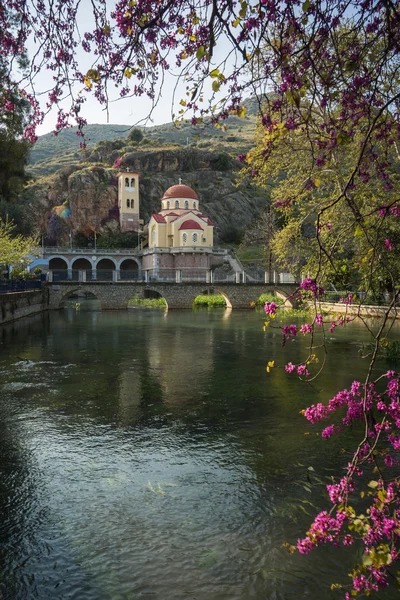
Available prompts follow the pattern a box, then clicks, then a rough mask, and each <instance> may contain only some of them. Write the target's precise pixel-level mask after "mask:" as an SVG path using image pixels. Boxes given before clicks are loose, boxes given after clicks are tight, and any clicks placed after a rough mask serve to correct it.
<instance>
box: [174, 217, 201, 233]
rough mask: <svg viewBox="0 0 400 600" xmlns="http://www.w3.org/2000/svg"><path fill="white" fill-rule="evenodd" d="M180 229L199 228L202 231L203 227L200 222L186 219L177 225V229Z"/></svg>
mask: <svg viewBox="0 0 400 600" xmlns="http://www.w3.org/2000/svg"><path fill="white" fill-rule="evenodd" d="M181 229H201V230H202V231H203V228H202V226H201V225H200V223H197V221H193V219H188V220H187V221H184V222H183V223H182V225H181V226H180V227H179V231H180V230H181Z"/></svg>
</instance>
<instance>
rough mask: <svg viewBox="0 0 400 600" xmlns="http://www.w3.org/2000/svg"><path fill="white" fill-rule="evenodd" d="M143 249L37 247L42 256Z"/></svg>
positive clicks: (135, 251)
mask: <svg viewBox="0 0 400 600" xmlns="http://www.w3.org/2000/svg"><path fill="white" fill-rule="evenodd" d="M139 251H141V250H140V249H139V248H138V247H136V248H71V247H69V246H46V247H45V248H37V249H36V253H40V254H41V255H42V256H43V255H45V256H47V255H51V254H87V255H92V254H93V255H94V256H96V255H97V254H101V255H107V254H131V255H134V254H138V252H139Z"/></svg>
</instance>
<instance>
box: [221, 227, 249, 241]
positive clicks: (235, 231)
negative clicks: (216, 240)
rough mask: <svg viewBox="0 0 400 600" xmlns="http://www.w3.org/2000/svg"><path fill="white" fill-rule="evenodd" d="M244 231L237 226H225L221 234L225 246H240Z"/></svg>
mask: <svg viewBox="0 0 400 600" xmlns="http://www.w3.org/2000/svg"><path fill="white" fill-rule="evenodd" d="M243 235H244V229H243V228H242V227H239V226H238V225H234V224H232V225H227V226H226V227H225V228H224V230H223V231H222V232H221V237H222V239H223V240H224V242H225V244H240V242H241V241H242V239H243Z"/></svg>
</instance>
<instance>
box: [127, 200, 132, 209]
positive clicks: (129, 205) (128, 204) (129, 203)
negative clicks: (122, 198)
mask: <svg viewBox="0 0 400 600" xmlns="http://www.w3.org/2000/svg"><path fill="white" fill-rule="evenodd" d="M130 207H131V201H130V200H129V198H128V200H127V201H126V208H130Z"/></svg>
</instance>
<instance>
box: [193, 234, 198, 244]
mask: <svg viewBox="0 0 400 600" xmlns="http://www.w3.org/2000/svg"><path fill="white" fill-rule="evenodd" d="M192 240H193V242H194V243H196V242H197V233H193V234H192Z"/></svg>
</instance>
